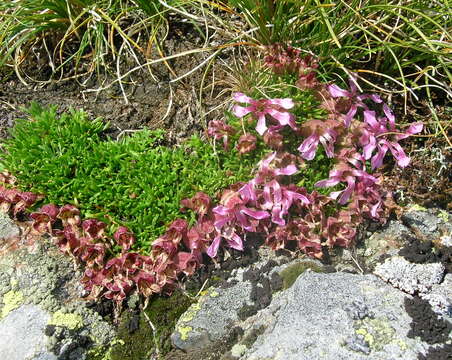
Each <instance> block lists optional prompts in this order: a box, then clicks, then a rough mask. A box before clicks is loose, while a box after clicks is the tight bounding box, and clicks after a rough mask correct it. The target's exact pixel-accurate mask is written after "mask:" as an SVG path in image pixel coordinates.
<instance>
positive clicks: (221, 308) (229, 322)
mask: <svg viewBox="0 0 452 360" xmlns="http://www.w3.org/2000/svg"><path fill="white" fill-rule="evenodd" d="M251 290H252V286H251V283H250V282H248V281H245V282H241V283H237V284H235V285H233V286H231V287H229V288H223V289H221V288H215V289H209V290H207V291H206V293H205V294H204V295H203V296H201V298H200V299H199V300H198V302H197V303H196V304H193V305H192V306H191V307H190V308H189V309H188V310H187V311H186V312H185V313H184V314H183V315H182V316H181V317H180V319H179V320H178V322H177V324H176V329H175V331H174V332H173V334H172V335H171V340H172V342H173V344H174V345H175V346H176V347H178V348H179V349H182V350H185V351H190V350H198V349H204V348H207V347H209V346H210V345H213V344H214V343H215V342H217V341H219V340H221V339H222V338H223V337H224V336H226V335H227V334H228V333H229V331H230V330H231V327H232V326H233V324H235V323H237V322H238V321H239V311H240V309H241V308H242V307H243V306H245V305H250V300H249V298H250V294H251Z"/></svg>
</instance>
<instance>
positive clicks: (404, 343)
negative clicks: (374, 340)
mask: <svg viewBox="0 0 452 360" xmlns="http://www.w3.org/2000/svg"><path fill="white" fill-rule="evenodd" d="M396 343H397V345H399V348H400V349H401V350H406V349H408V345H407V344H406V342H405V341H402V340H401V339H399V340H397V342H396Z"/></svg>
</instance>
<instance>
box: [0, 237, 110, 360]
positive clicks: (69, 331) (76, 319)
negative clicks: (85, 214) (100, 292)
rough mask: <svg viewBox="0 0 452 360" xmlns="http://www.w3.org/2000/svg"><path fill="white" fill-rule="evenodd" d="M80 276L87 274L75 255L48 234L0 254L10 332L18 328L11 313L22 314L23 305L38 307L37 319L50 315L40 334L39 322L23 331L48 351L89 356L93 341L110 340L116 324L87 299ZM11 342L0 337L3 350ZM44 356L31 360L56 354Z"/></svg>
mask: <svg viewBox="0 0 452 360" xmlns="http://www.w3.org/2000/svg"><path fill="white" fill-rule="evenodd" d="M80 277H81V273H80V272H79V271H77V270H76V269H75V268H74V264H73V263H72V261H71V259H70V258H68V257H66V256H64V255H63V254H61V253H60V252H59V251H58V249H56V248H55V247H53V246H52V245H51V244H50V243H49V242H48V240H45V239H40V240H39V241H36V242H35V243H34V244H33V246H29V247H27V246H21V247H19V248H18V249H15V250H14V251H9V252H7V253H6V254H3V255H2V256H0V324H1V326H10V327H11V328H10V330H9V332H10V333H15V331H18V330H17V329H18V328H17V326H16V325H17V324H15V323H14V322H11V320H10V319H11V318H10V316H12V315H14V316H15V317H17V316H21V315H20V314H22V309H25V310H26V311H31V310H30V309H33V311H35V312H36V313H37V314H38V313H39V314H41V315H40V317H39V316H38V317H37V319H43V318H46V321H45V322H43V324H41V323H39V324H40V325H39V326H40V335H39V336H40V337H38V336H37V335H36V334H37V330H36V327H35V328H32V327H30V328H27V327H26V326H25V327H23V328H21V330H20V331H22V332H23V336H24V337H27V339H35V340H33V341H38V340H39V344H41V345H42V344H45V346H46V350H45V351H47V353H46V354H53V355H52V356H56V357H58V359H60V360H63V359H77V360H81V359H84V358H85V353H86V351H87V349H88V348H90V347H91V346H96V345H98V346H101V345H106V344H108V343H110V342H111V341H112V339H113V338H114V337H115V331H114V328H113V326H112V325H111V324H109V323H108V322H106V321H104V320H103V319H102V317H101V316H100V315H99V314H98V313H97V312H95V311H94V310H93V309H91V308H89V307H88V304H87V302H86V301H84V300H83V299H82V298H81V297H82V295H83V289H82V287H81V284H80ZM25 314H26V313H25ZM42 314H46V315H45V316H44V315H42ZM24 316H25V315H24ZM18 324H20V322H19V323H18ZM41 325H42V326H41ZM29 332H30V336H28V333H29ZM0 334H3V330H2V332H0ZM0 337H1V338H3V337H2V336H0ZM38 338H39V339H38ZM43 339H46V341H44V340H43ZM30 341H31V340H30ZM41 345H39V346H41ZM7 346H8V344H7V343H2V342H1V341H0V354H1V353H2V351H3V352H5V351H9V350H8V349H9V348H8V347H7ZM43 346H44V345H43ZM43 351H44V350H43ZM42 356H44V355H39V354H37V355H36V356H35V357H30V358H28V357H27V359H34V360H44V359H51V358H52V357H51V355H45V356H44V357H42ZM49 356H50V357H49ZM74 356H75V357H74ZM0 358H1V359H8V360H9V359H10V358H9V357H1V356H0ZM23 359H25V357H24V358H21V360H23Z"/></svg>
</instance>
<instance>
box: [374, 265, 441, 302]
mask: <svg viewBox="0 0 452 360" xmlns="http://www.w3.org/2000/svg"><path fill="white" fill-rule="evenodd" d="M444 270H445V268H444V265H443V264H441V263H433V264H412V263H410V262H409V261H407V260H406V259H405V258H403V257H401V256H394V257H391V258H390V259H386V261H385V262H384V263H383V264H379V265H377V267H376V268H375V270H374V274H375V275H378V276H379V277H381V278H382V279H383V280H385V281H387V282H389V283H391V284H392V285H393V286H394V287H396V288H398V289H400V290H402V291H405V292H406V293H409V294H417V293H423V294H426V293H428V292H429V291H430V290H431V289H432V287H433V285H436V284H440V283H441V281H442V280H443V277H444Z"/></svg>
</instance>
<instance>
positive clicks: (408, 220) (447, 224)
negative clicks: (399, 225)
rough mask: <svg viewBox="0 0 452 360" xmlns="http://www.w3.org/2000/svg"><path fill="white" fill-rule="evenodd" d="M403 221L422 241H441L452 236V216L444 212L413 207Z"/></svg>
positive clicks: (405, 214) (404, 215) (403, 217)
mask: <svg viewBox="0 0 452 360" xmlns="http://www.w3.org/2000/svg"><path fill="white" fill-rule="evenodd" d="M402 221H403V223H404V224H405V225H406V226H408V227H409V228H410V229H411V230H412V231H413V232H414V233H415V235H416V236H417V237H419V238H420V239H421V240H431V241H441V239H442V238H447V237H450V236H451V234H452V216H451V215H450V214H449V213H448V212H445V211H444V210H440V209H425V208H421V207H419V206H412V207H411V208H409V209H408V210H407V211H406V212H405V213H404V214H403V216H402ZM446 246H447V245H446Z"/></svg>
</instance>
